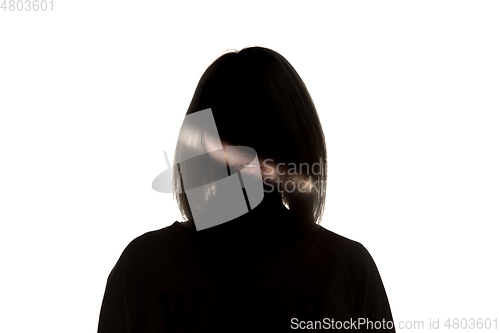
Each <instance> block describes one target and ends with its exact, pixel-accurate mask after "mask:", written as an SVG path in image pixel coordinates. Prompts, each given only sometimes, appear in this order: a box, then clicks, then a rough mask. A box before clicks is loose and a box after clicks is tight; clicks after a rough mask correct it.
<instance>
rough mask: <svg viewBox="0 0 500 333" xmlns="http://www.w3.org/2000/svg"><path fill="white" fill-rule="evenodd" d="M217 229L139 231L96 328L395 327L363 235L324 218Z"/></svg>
mask: <svg viewBox="0 0 500 333" xmlns="http://www.w3.org/2000/svg"><path fill="white" fill-rule="evenodd" d="M213 229H214V231H213V232H212V233H211V234H210V235H209V236H206V237H204V236H203V235H208V234H207V233H205V234H203V233H202V232H203V231H201V232H198V233H197V232H196V231H194V232H193V231H192V226H191V228H190V225H189V224H188V223H186V222H183V223H179V222H174V223H173V224H172V225H170V226H168V227H165V228H163V229H160V230H156V231H151V232H148V233H145V234H144V235H142V236H139V237H137V238H136V239H134V240H133V241H132V242H131V243H130V244H129V245H128V246H127V247H126V248H125V250H124V251H123V253H122V255H121V256H120V258H119V260H118V262H117V263H116V265H115V266H114V268H113V270H112V271H111V273H110V275H109V277H108V280H107V285H106V290H105V294H104V299H103V302H102V307H101V312H100V317H99V326H98V332H99V333H125V332H128V333H150V332H151V333H152V332H154V333H157V332H158V333H159V332H289V331H291V332H295V331H309V332H313V331H328V330H333V329H335V330H336V331H351V332H352V331H359V332H369V331H373V332H380V331H382V332H394V331H395V330H394V329H392V325H390V324H392V316H391V310H390V306H389V302H388V299H387V296H386V292H385V289H384V286H383V284H382V280H381V278H380V275H379V272H378V270H377V267H376V265H375V263H374V261H373V259H372V257H371V256H370V254H369V253H368V251H367V250H366V249H365V247H364V246H363V245H361V244H360V243H358V242H355V241H352V240H350V239H347V238H345V237H342V236H340V235H338V234H336V233H334V232H331V231H329V230H327V229H325V228H324V227H322V226H320V225H317V224H314V225H312V226H310V227H306V228H304V227H303V225H301V224H300V223H298V224H296V225H295V227H293V228H289V229H283V228H282V225H281V224H279V223H278V224H273V226H272V227H270V229H271V231H270V232H269V233H265V235H268V236H267V238H265V237H264V236H262V233H260V236H259V234H258V233H253V232H248V233H245V232H243V233H240V234H239V237H228V236H229V235H231V236H233V234H231V233H228V230H223V231H222V232H217V229H216V228H213ZM190 230H191V231H190ZM280 230H281V233H280ZM283 230H294V231H283ZM219 231H220V230H219ZM235 232H238V231H235ZM280 234H281V235H282V236H279V235H280ZM263 237H264V238H263ZM273 238H274V240H275V241H274V242H272V241H271V240H272V239H273ZM278 239H279V241H278ZM238 243H240V244H241V246H239V247H238V246H237V244H238ZM251 243H253V244H254V246H253V247H252V246H249V244H251ZM271 244H278V245H274V246H272V245H271ZM231 249H235V250H234V251H231ZM370 322H371V326H370ZM388 322H390V323H388ZM362 323H363V324H362ZM339 325H341V326H339ZM353 325H354V326H353ZM382 325H383V326H382ZM384 327H385V328H388V327H389V328H391V329H385V330H384V329H383V328H384ZM307 328H309V329H307ZM320 328H322V329H320ZM376 328H378V329H376Z"/></svg>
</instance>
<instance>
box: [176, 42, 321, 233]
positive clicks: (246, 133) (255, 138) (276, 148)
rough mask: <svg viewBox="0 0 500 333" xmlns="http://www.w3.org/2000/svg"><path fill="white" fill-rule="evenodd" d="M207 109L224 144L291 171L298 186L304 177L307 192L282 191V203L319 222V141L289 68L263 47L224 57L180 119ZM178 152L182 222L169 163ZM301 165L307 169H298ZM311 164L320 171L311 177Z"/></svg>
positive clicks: (312, 114)
mask: <svg viewBox="0 0 500 333" xmlns="http://www.w3.org/2000/svg"><path fill="white" fill-rule="evenodd" d="M208 108H211V109H212V113H213V116H214V119H215V122H216V124H217V130H218V132H219V135H220V138H221V139H223V140H224V141H226V142H230V143H232V144H235V145H238V144H241V145H245V146H249V147H252V148H254V149H255V150H256V151H257V154H258V156H259V157H260V158H269V159H272V160H273V161H274V163H284V165H287V166H289V165H295V166H297V168H296V172H295V173H293V174H290V175H286V179H287V180H288V181H290V180H292V181H294V182H296V183H298V182H299V181H300V180H302V181H303V180H305V179H306V177H307V179H309V183H307V184H308V186H309V188H311V186H312V188H313V190H310V191H283V192H282V193H281V195H282V200H283V203H284V204H285V205H286V206H287V207H288V209H289V210H290V211H294V212H296V213H298V215H299V216H301V217H303V218H307V219H309V220H310V221H313V222H316V223H320V221H321V218H322V215H323V211H324V204H325V195H326V192H325V190H326V165H327V163H326V162H327V159H326V158H327V156H326V143H325V137H324V133H323V129H322V126H321V123H320V120H319V117H318V114H317V112H316V107H315V106H314V103H313V100H312V98H311V96H310V95H309V92H308V90H307V88H306V86H305V84H304V82H303V81H302V79H301V78H300V76H299V74H298V73H297V72H296V71H295V69H294V68H293V66H292V65H291V64H290V63H289V62H288V61H287V60H286V59H285V58H284V57H283V56H282V55H281V54H279V53H278V52H275V51H273V50H271V49H268V48H264V47H247V48H244V49H242V50H240V51H230V52H227V53H225V54H223V55H221V56H220V57H219V58H217V59H216V60H215V61H214V62H213V63H212V64H211V65H210V66H209V67H208V68H207V70H206V71H205V73H204V74H203V75H202V77H201V79H200V81H199V83H198V86H197V87H196V90H195V92H194V95H193V98H192V100H191V104H190V105H189V108H188V110H187V112H186V115H189V114H192V113H194V112H197V111H201V110H205V109H208ZM181 149H183V148H182V145H181V144H180V143H179V142H178V143H177V147H176V152H175V157H174V166H176V168H175V169H174V179H173V187H174V197H175V199H176V201H177V203H178V205H179V209H180V211H181V214H182V215H183V217H184V218H186V219H188V220H192V215H191V210H190V208H189V203H188V200H187V197H186V194H185V192H184V189H183V186H182V175H181V173H180V168H179V166H178V165H177V164H175V162H176V160H177V157H178V156H179V153H180V150H181ZM301 165H302V166H308V167H307V168H305V167H303V168H302V167H301V168H299V166H301ZM313 165H315V166H316V167H318V168H320V170H321V172H314V174H313V175H312V174H311V167H312V166H313ZM299 169H300V172H299ZM304 169H306V172H304ZM316 170H317V169H316ZM311 181H312V182H313V183H311ZM302 183H304V182H302ZM302 188H303V187H302Z"/></svg>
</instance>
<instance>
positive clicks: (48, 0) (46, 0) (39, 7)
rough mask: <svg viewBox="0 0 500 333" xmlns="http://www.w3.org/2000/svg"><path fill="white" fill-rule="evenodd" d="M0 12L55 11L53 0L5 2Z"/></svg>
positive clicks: (13, 0)
mask: <svg viewBox="0 0 500 333" xmlns="http://www.w3.org/2000/svg"><path fill="white" fill-rule="evenodd" d="M0 10H3V11H4V12H6V11H9V12H47V11H50V12H51V11H54V1H53V0H3V1H2V5H0Z"/></svg>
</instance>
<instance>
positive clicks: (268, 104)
mask: <svg viewBox="0 0 500 333" xmlns="http://www.w3.org/2000/svg"><path fill="white" fill-rule="evenodd" d="M202 116H203V117H202ZM188 120H189V121H188ZM326 167H327V154H326V144H325V138H324V134H323V129H322V126H321V123H320V120H319V117H318V114H317V112H316V108H315V106H314V103H313V101H312V99H311V97H310V95H309V92H308V91H307V88H306V86H305V84H304V83H303V81H302V79H301V78H300V77H299V75H298V73H297V72H296V71H295V69H294V68H293V67H292V65H291V64H290V63H289V62H288V61H287V60H286V59H285V58H284V57H283V56H282V55H280V54H279V53H277V52H275V51H273V50H270V49H267V48H263V47H249V48H245V49H242V50H241V51H239V52H238V51H232V52H228V53H225V54H223V55H222V56H220V57H219V58H217V59H216V60H215V61H214V62H213V63H212V64H211V65H210V66H209V67H208V69H207V70H206V71H205V73H204V74H203V76H202V77H201V79H200V81H199V83H198V86H197V88H196V90H195V93H194V96H193V98H192V100H191V104H190V105H189V108H188V111H187V113H186V120H185V122H184V124H183V127H182V129H181V133H180V135H179V140H178V144H177V148H176V156H175V159H174V168H175V169H174V170H175V175H174V176H175V177H174V182H173V188H174V196H175V198H176V200H177V202H178V204H179V208H180V210H181V213H182V214H183V216H184V218H185V219H186V221H185V222H177V221H176V222H174V223H173V224H172V225H170V226H168V227H165V228H163V229H160V230H156V231H151V232H148V233H146V234H144V235H141V236H139V237H137V238H136V239H134V240H133V241H132V242H131V243H130V244H129V245H128V246H127V248H126V249H125V250H124V251H123V253H122V255H121V256H120V258H119V260H118V262H117V263H116V265H115V267H114V268H113V270H112V271H111V273H110V275H109V277H108V281H107V285H106V291H105V294H104V299H103V303H102V307H101V312H100V317H99V326H98V332H100V333H112V332H113V333H118V332H120V333H125V332H134V333H136V332H137V333H139V332H141V333H144V332H288V331H315V330H322V329H336V330H340V331H344V330H345V331H347V330H354V331H361V332H369V331H373V332H375V331H377V332H379V331H380V330H382V331H385V332H394V328H393V325H392V315H391V310H390V306H389V302H388V299H387V296H386V292H385V289H384V286H383V283H382V280H381V278H380V275H379V272H378V270H377V267H376V265H375V263H374V261H373V259H372V257H371V256H370V254H369V253H368V251H367V250H366V249H365V248H364V247H363V245H361V244H360V243H358V242H355V241H352V240H350V239H347V238H345V237H342V236H340V235H338V234H336V233H334V232H331V231H329V230H327V229H325V228H324V227H322V226H320V225H319V223H320V221H321V217H322V214H323V210H324V202H325V195H326ZM259 186H260V187H259Z"/></svg>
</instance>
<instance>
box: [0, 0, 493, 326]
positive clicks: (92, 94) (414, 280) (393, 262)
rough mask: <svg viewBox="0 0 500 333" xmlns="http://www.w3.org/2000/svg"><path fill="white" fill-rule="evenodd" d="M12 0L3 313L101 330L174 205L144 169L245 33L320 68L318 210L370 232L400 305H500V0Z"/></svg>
mask: <svg viewBox="0 0 500 333" xmlns="http://www.w3.org/2000/svg"><path fill="white" fill-rule="evenodd" d="M2 1H3V0H2ZM8 5H9V4H8V3H7V8H6V10H4V9H3V8H2V9H1V10H0V110H1V116H0V140H1V141H0V142H1V143H0V145H1V171H2V172H1V174H0V181H1V183H0V184H1V190H0V195H1V208H0V221H1V231H0V235H1V242H0V250H1V263H2V274H1V283H0V295H1V297H0V307H1V308H0V311H1V314H2V315H1V318H2V319H1V320H0V331H2V332H9V333H14V332H35V331H37V332H39V331H42V332H45V331H46V332H75V333H76V332H93V331H96V329H97V321H98V316H99V310H100V305H101V302H102V296H103V293H104V288H105V283H106V279H107V277H108V274H109V273H110V271H111V269H112V268H113V265H114V264H115V263H116V261H117V260H118V257H119V255H120V254H121V252H122V251H123V249H124V248H125V246H126V245H127V244H128V243H129V242H130V241H131V240H132V239H134V238H135V237H137V236H139V235H141V234H143V233H145V232H147V231H151V230H156V229H160V228H163V227H165V226H167V225H170V224H171V223H172V222H173V221H175V220H177V219H179V218H180V217H179V213H178V211H177V208H176V206H175V205H174V202H173V200H172V199H171V195H167V194H162V193H158V192H155V191H154V190H153V189H152V187H151V183H152V181H153V179H154V178H155V177H156V176H157V175H158V174H159V173H160V172H161V171H163V170H164V169H165V168H166V163H165V160H164V156H163V151H166V152H167V153H168V154H169V156H170V157H172V156H173V151H174V146H175V142H176V136H177V133H178V130H179V127H180V125H181V123H182V120H183V117H184V114H185V112H186V109H187V107H188V105H189V102H190V99H191V97H192V94H193V92H194V89H195V87H196V84H197V82H198V79H199V78H200V76H201V75H202V73H203V72H204V70H205V69H206V67H207V66H208V65H209V64H210V63H211V61H213V60H214V59H215V58H216V57H217V56H219V55H220V54H222V53H223V52H224V51H225V50H226V49H241V48H243V47H245V46H252V45H259V46H264V47H269V48H271V49H274V50H276V51H278V52H280V53H281V54H283V55H284V56H285V57H286V58H287V59H288V60H289V61H290V62H291V64H292V65H293V66H294V67H295V68H296V69H297V71H298V73H299V74H300V75H301V77H302V79H303V80H304V82H305V83H306V85H307V86H308V88H309V91H310V93H311V95H312V97H313V99H314V101H315V103H316V107H317V109H318V112H319V114H320V117H321V120H322V123H323V127H324V130H325V133H326V136H327V143H328V153H329V184H328V186H329V187H328V195H327V197H328V199H327V208H326V213H325V216H324V219H323V222H322V225H323V226H325V227H326V228H328V229H330V230H332V231H334V232H336V233H338V234H341V235H343V236H345V237H348V238H351V239H354V240H356V241H359V242H361V243H362V244H364V245H365V247H366V248H367V249H368V250H369V251H370V253H371V254H372V256H373V258H374V260H375V262H376V263H377V266H378V268H379V271H380V273H381V276H382V279H383V281H384V284H385V287H386V291H387V294H388V297H389V301H390V304H391V308H392V311H393V316H394V320H395V322H407V321H410V322H413V321H420V320H421V321H424V322H425V325H426V327H427V325H428V321H429V319H430V318H432V319H435V318H441V327H442V329H441V330H442V331H446V329H445V328H444V327H443V320H445V319H446V318H454V317H457V318H463V317H467V318H470V317H473V318H478V317H482V318H495V316H497V317H498V316H499V314H500V311H499V310H500V305H499V303H498V298H499V296H500V293H499V287H498V281H500V274H499V264H498V253H500V251H499V247H500V246H499V245H498V228H497V226H498V224H499V222H500V209H499V204H500V191H499V189H500V176H499V172H498V170H500V154H499V149H500V131H499V128H500V98H499V96H500V94H499V92H500V79H499V78H500V65H499V63H500V62H499V61H498V59H500V44H499V40H500V20H499V19H498V18H499V17H500V3H499V2H498V1H472V0H470V1H439V0H438V1H341V2H338V1H307V2H306V1H300V2H293V1H269V0H266V1H225V2H222V1H197V2H193V1H152V0H147V1H141V2H138V1H109V0H108V1H95V0H89V1H68V0H64V1H62V0H53V11H49V10H47V11H45V12H42V11H38V12H34V11H30V12H27V11H10V10H9V9H8ZM247 116H249V115H243V114H242V115H240V116H239V118H238V119H237V121H244V119H245V117H247ZM237 121H235V126H237ZM264 123H265V122H264ZM263 126H265V125H263ZM499 319H500V318H499ZM499 324H500V323H499ZM410 325H411V324H410ZM412 330H413V329H400V330H398V331H412ZM481 331H485V330H484V329H483V330H481ZM490 331H492V330H490Z"/></svg>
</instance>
